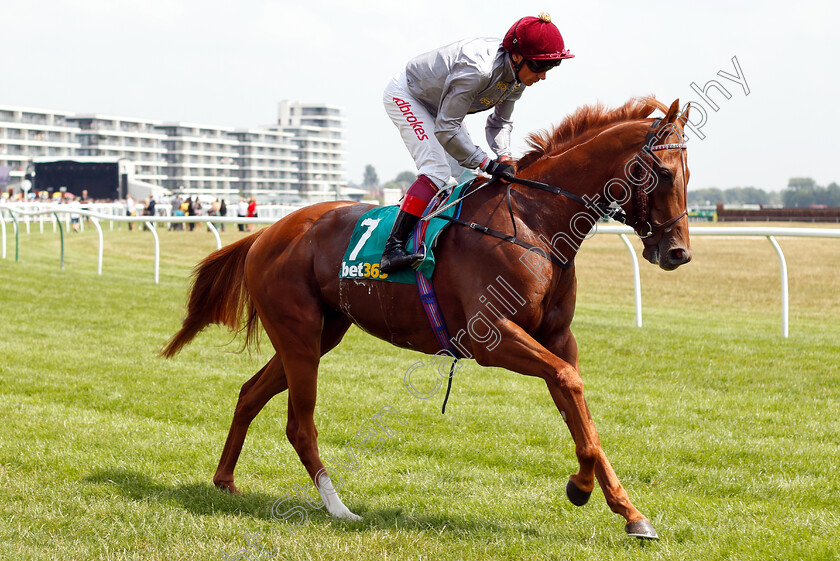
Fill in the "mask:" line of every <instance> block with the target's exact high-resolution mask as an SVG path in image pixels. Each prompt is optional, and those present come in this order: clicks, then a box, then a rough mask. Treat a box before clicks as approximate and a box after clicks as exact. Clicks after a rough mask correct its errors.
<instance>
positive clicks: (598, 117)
mask: <svg viewBox="0 0 840 561" xmlns="http://www.w3.org/2000/svg"><path fill="white" fill-rule="evenodd" d="M657 109H659V110H660V111H662V112H663V113H667V112H668V107H667V106H666V105H665V104H664V103H662V102H661V101H659V100H657V99H656V98H654V97H653V96H648V97H634V98H632V99H630V100H629V101H628V102H627V103H625V104H624V105H622V106H621V107H617V108H615V109H608V108H606V107H604V105H603V104H601V103H596V104H595V105H584V106H582V107H578V109H577V110H576V111H575V112H574V113H572V114H571V115H569V116H568V117H566V118H565V119H564V120H563V122H561V123H560V124H559V125H557V126H555V127H554V128H553V129H550V130H541V131H537V132H533V133H531V134H530V135H528V138H527V142H528V144H529V145H530V146H531V149H530V150H529V151H528V152H526V153H525V154H523V155H522V157H521V158H519V161H518V163H517V169H520V170H521V169H524V168H526V167H528V166H530V165H531V164H533V163H534V162H536V161H537V160H539V159H541V158H542V157H544V156H548V155H551V154H556V153H558V152H561V151H563V150H565V149H567V148H570V147H571V146H573V145H575V144H578V143H579V142H580V141H581V140H583V137H584V136H588V135H590V134H591V133H595V132H597V131H599V130H601V129H604V128H605V127H607V126H609V125H612V124H615V123H619V122H623V121H631V120H635V119H644V118H645V117H648V116H649V115H650V114H651V113H653V112H654V111H655V110H657Z"/></svg>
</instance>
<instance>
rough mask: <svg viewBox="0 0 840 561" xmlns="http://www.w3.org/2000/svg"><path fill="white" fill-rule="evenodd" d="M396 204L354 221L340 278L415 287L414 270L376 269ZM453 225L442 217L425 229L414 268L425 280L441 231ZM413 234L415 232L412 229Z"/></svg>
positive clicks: (432, 267)
mask: <svg viewBox="0 0 840 561" xmlns="http://www.w3.org/2000/svg"><path fill="white" fill-rule="evenodd" d="M468 184H469V181H468V182H466V183H462V184H460V185H458V186H456V187H454V188H453V189H452V192H451V193H450V194H449V196H448V197H447V198H446V201H445V203H444V204H448V203H449V202H451V201H454V200H455V199H457V198H458V197H460V196H461V193H462V192H463V191H464V189H465V188H466V186H467V185H468ZM459 208H460V205H453V206H451V207H450V208H448V209H446V210H445V211H444V212H443V213H442V214H443V215H445V216H454V215H455V212H456V210H457V209H459ZM398 210H399V206H398V205H390V206H378V207H375V208H372V209H371V210H369V211H367V212H366V213H364V214H363V215H362V216H360V217H359V220H358V221H357V222H356V227H355V228H354V229H353V235H352V236H351V237H350V243H349V244H348V245H347V251H345V252H344V258H343V259H342V260H341V270H340V271H339V273H338V277H339V278H342V279H376V280H382V281H387V282H402V283H406V284H417V275H416V274H415V272H414V269H403V270H401V271H397V272H395V273H391V274H386V273H382V272H381V271H380V270H379V262H380V261H381V260H382V251H383V250H384V249H385V242H386V241H388V235H389V234H390V233H391V227H392V226H393V225H394V220H395V219H396V217H397V211H398ZM450 224H452V223H451V222H450V221H448V220H445V219H443V218H432V219H431V220H430V221H429V225H428V227H427V228H426V235H425V237H424V243H425V245H426V257H425V258H424V259H423V261H422V262H421V263H420V265H419V266H418V267H417V270H418V271H420V272H421V273H423V275H425V277H426V278H428V279H430V278H432V273H434V270H435V255H434V252H433V248H434V246H435V243H436V242H437V239H438V236H440V234H441V232H442V231H443V230H444V228H446V227H447V226H449V225H450ZM415 231H416V230H415ZM408 247H409V248H412V247H414V234H412V235H411V238H409V241H408Z"/></svg>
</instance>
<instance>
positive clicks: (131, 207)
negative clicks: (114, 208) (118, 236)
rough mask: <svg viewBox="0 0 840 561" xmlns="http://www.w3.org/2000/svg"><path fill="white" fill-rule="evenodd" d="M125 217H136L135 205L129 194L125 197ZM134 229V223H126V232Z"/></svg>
mask: <svg viewBox="0 0 840 561" xmlns="http://www.w3.org/2000/svg"><path fill="white" fill-rule="evenodd" d="M125 215H126V216H136V215H137V203H136V202H134V197H132V196H131V195H130V194H128V195H126V196H125ZM133 229H134V222H129V223H128V231H129V232H130V231H131V230H133Z"/></svg>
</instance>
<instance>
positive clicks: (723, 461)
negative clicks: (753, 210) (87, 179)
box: [0, 224, 840, 561]
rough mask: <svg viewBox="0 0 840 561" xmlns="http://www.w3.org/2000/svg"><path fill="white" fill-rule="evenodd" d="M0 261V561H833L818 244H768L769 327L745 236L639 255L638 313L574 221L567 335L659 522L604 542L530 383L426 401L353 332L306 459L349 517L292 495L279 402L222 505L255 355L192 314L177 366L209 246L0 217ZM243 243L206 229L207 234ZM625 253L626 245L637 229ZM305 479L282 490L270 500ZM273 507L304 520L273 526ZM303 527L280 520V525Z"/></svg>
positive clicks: (325, 390) (193, 237)
mask: <svg viewBox="0 0 840 561" xmlns="http://www.w3.org/2000/svg"><path fill="white" fill-rule="evenodd" d="M7 232H8V234H9V238H8V243H9V245H8V248H9V249H8V251H9V254H8V256H7V259H5V260H0V287H2V288H1V289H0V329H2V332H1V333H2V336H0V356H1V357H2V360H0V423H2V428H0V559H4V560H5V559H9V560H27V559H69V560H76V559H108V560H111V559H114V560H116V559H132V560H133V559H137V560H139V559H143V560H152V559H154V560H157V559H167V560H169V559H171V560H175V559H179V560H180V559H183V560H203V559H269V558H276V559H341V560H357V559H358V560H362V559H364V560H367V559H377V560H379V559H388V560H397V559H412V560H421V559H428V560H435V561H437V560H449V559H452V560H468V559H517V560H519V559H523V560H531V559H553V560H571V559H595V560H611V559H616V560H619V559H620V560H626V559H630V560H635V559H645V560H647V559H650V560H654V559H674V560H679V561H687V560H717V559H721V560H722V559H727V560H767V559H779V560H800V559H840V470H838V463H839V462H840V367H839V366H838V365H840V320H838V318H840V273H838V271H840V240H808V239H793V238H780V240H779V241H780V244H781V246H782V248H783V249H784V250H785V253H786V256H787V260H788V265H789V268H790V291H791V328H790V338H789V339H787V340H785V339H783V338H782V337H781V327H780V288H779V270H778V262H777V260H776V256H775V253H774V252H773V249H772V247H771V246H770V244H769V243H768V242H767V240H765V239H763V238H757V239H743V238H708V237H695V238H693V239H692V242H693V244H692V245H693V248H694V261H693V262H692V263H690V264H688V265H686V266H684V267H683V268H681V269H679V270H678V271H675V272H672V273H666V272H664V271H661V270H659V269H658V268H657V267H654V266H652V265H649V264H647V263H642V264H641V267H642V286H643V294H644V314H645V315H644V321H645V326H644V328H642V329H637V328H635V327H634V315H633V314H634V312H633V299H632V294H633V291H632V277H631V268H630V260H629V257H628V255H627V251H626V249H625V248H624V246H623V244H622V243H621V241H620V240H619V239H618V238H617V237H615V236H611V235H606V234H601V235H596V236H595V237H594V238H593V239H591V240H589V241H587V242H586V243H585V244H584V246H583V249H582V251H581V253H580V254H579V257H578V261H577V266H578V281H579V283H578V309H577V315H576V317H575V322H574V325H573V327H574V331H575V334H576V336H577V340H578V343H579V346H580V357H581V370H582V373H583V377H584V380H585V382H586V391H587V397H588V401H589V406H590V409H591V411H592V415H593V417H594V419H595V423H596V426H597V427H598V430H599V432H600V435H601V440H602V443H603V445H604V448H605V450H606V452H607V454H608V456H609V458H610V460H611V462H612V464H613V466H614V467H615V469H616V471H617V473H618V475H619V477H620V478H621V479H622V482H623V483H624V486H625V487H626V488H627V490H628V492H629V493H630V497H631V499H632V500H633V501H634V503H635V504H636V506H637V507H638V508H639V509H640V510H641V511H642V512H643V513H645V514H646V515H647V516H648V517H649V518H650V519H651V521H652V523H653V525H654V527H655V528H656V529H657V530H658V532H659V534H660V538H661V539H660V540H659V541H657V542H640V541H637V540H636V539H634V538H630V537H628V536H626V535H625V533H624V529H623V528H624V523H623V520H622V519H621V518H620V517H619V516H618V515H615V514H613V513H611V512H610V511H609V509H608V508H607V506H606V504H605V502H604V500H603V495H602V493H601V491H600V489H598V488H596V491H595V492H594V493H593V496H592V499H591V501H590V502H589V503H588V504H587V505H586V506H584V507H581V508H579V507H575V506H573V505H572V504H571V503H570V502H569V501H568V500H567V499H566V498H565V495H564V492H563V486H564V484H565V483H566V480H567V477H568V475H569V474H570V473H572V472H573V471H575V470H576V461H575V457H574V451H573V445H572V441H571V438H570V436H569V434H568V431H567V430H566V428H565V425H564V424H563V422H562V419H561V418H560V415H559V413H558V412H557V410H556V409H555V407H554V405H553V404H552V401H551V398H550V397H549V395H548V391H547V390H546V388H545V386H544V384H543V383H542V382H540V381H539V380H535V379H528V378H525V377H523V376H519V375H516V374H513V373H510V372H507V371H502V370H494V369H484V368H481V367H479V366H478V365H476V364H475V363H474V362H468V363H467V364H466V365H465V366H464V367H463V368H461V369H460V370H459V371H458V374H457V377H456V379H455V383H454V387H453V392H452V396H451V398H450V401H449V405H448V407H447V412H446V415H443V416H442V415H441V414H440V405H441V401H442V391H441V392H439V393H438V394H437V395H435V396H434V397H432V398H431V399H429V400H420V399H416V398H415V397H413V396H412V395H411V394H410V393H409V392H408V391H406V389H405V387H404V385H403V373H404V372H405V371H406V369H407V368H409V367H410V366H411V365H412V364H414V363H415V362H416V361H417V360H421V359H422V358H423V357H422V355H419V354H416V353H412V352H409V351H403V350H399V349H396V348H393V347H390V346H388V345H387V344H385V343H384V342H381V341H379V340H376V339H373V338H372V337H370V336H367V335H365V334H364V333H362V332H361V331H359V330H358V329H355V328H353V329H351V331H350V332H349V333H348V335H347V337H346V338H345V340H344V343H343V344H342V345H340V346H339V347H338V348H337V349H336V350H334V351H333V352H332V353H330V354H328V355H327V356H326V357H324V359H323V361H322V364H321V374H320V385H319V404H318V408H317V409H316V421H317V424H318V429H319V431H320V439H319V442H320V447H321V452H322V457H323V458H324V460H325V462H326V463H327V464H328V465H330V466H333V467H336V470H335V471H336V473H337V474H339V475H340V476H341V478H342V479H343V483H342V488H343V491H342V498H343V499H344V501H345V503H347V505H348V506H349V507H350V509H351V510H353V511H354V512H356V513H358V514H360V515H361V516H363V518H364V520H363V521H362V522H353V523H345V522H336V521H334V520H332V519H330V518H329V517H328V516H327V515H326V514H325V512H324V510H323V509H318V508H313V507H312V506H310V505H309V504H308V503H307V502H306V499H309V500H311V501H313V502H314V497H315V493H314V491H312V490H311V487H307V485H308V478H307V477H306V474H305V471H304V469H303V467H302V466H301V464H300V462H299V460H298V458H297V455H296V454H295V452H294V450H293V449H292V447H291V445H290V444H289V443H288V441H287V440H286V438H285V432H284V427H285V421H286V399H285V394H283V395H281V396H279V397H278V398H276V399H274V400H273V401H271V402H270V403H269V404H268V406H267V407H266V409H265V410H264V411H263V412H262V413H261V414H260V415H259V416H258V417H257V419H256V420H255V421H254V423H253V425H252V428H251V431H250V433H249V435H248V440H247V441H246V443H245V448H244V451H243V454H242V456H241V459H240V462H239V465H238V468H237V472H236V475H237V483H238V485H239V487H240V489H241V490H242V491H243V493H244V495H243V496H231V495H229V494H226V493H223V492H220V491H217V490H216V489H215V488H214V487H213V485H212V482H211V478H212V475H213V472H214V470H215V468H216V464H217V461H218V457H219V454H220V452H221V449H222V445H223V443H224V440H225V436H226V434H227V430H228V427H229V424H230V420H231V416H232V413H233V408H234V404H235V402H236V399H237V395H238V392H239V388H240V386H241V384H242V383H243V382H245V381H246V380H247V379H248V378H249V377H250V376H251V375H252V374H253V373H254V372H255V371H256V370H258V369H259V368H260V367H261V366H262V365H263V364H264V363H265V362H266V361H267V360H268V358H269V357H270V344H269V343H268V340H267V339H263V343H264V344H263V346H262V349H261V350H260V351H257V352H254V353H252V354H251V355H250V356H249V354H248V353H237V352H236V351H237V350H238V349H239V348H240V347H241V341H239V340H237V341H236V342H234V343H233V344H228V343H229V342H230V341H231V336H230V334H228V333H227V332H226V331H224V330H223V329H222V328H218V327H213V328H210V329H208V330H207V331H206V332H205V333H203V334H202V335H200V336H199V337H198V338H197V339H196V340H195V341H194V342H193V344H192V345H190V346H188V347H187V348H186V349H185V350H184V352H182V353H181V354H180V355H178V356H177V357H176V358H175V359H173V360H162V359H159V358H157V353H158V351H159V350H160V348H161V347H162V345H163V344H164V343H165V342H166V341H167V339H168V338H169V336H170V335H171V334H173V333H174V332H175V331H176V330H177V329H178V327H179V322H180V318H181V315H182V311H183V305H184V303H185V296H186V291H187V288H188V275H189V272H190V270H191V268H192V266H193V265H194V264H195V263H196V262H197V261H198V260H199V259H200V258H201V257H203V256H204V255H206V254H207V253H208V252H210V251H212V250H213V249H214V248H215V244H214V241H213V237H212V236H211V235H210V234H209V233H207V232H205V231H204V229H203V228H202V227H198V228H197V229H196V231H195V232H167V231H164V230H159V233H160V238H161V274H160V284H159V285H155V284H154V282H153V274H152V272H153V266H152V263H153V261H152V260H153V244H152V236H151V235H150V234H149V233H148V232H138V231H135V232H128V231H126V230H125V225H123V227H122V230H117V229H115V230H113V231H110V230H109V229H108V226H107V224H106V225H105V233H104V234H105V246H104V254H105V258H104V271H103V274H102V276H97V275H96V248H97V236H96V232H95V230H94V229H93V228H89V229H88V230H87V231H86V232H84V233H82V234H66V239H67V246H66V268H65V269H64V270H60V269H59V236H58V234H57V233H56V234H54V233H52V231H51V230H49V229H48V232H47V233H45V234H41V233H40V232H38V229H37V227H33V229H32V232H31V233H29V234H26V233H23V234H22V236H21V240H20V262H19V263H15V260H14V257H15V253H14V235H13V234H12V230H11V226H10V225H8V226H7ZM239 235H241V234H240V233H239V232H236V231H233V232H232V231H231V228H230V227H229V228H228V231H227V232H226V233H224V234H223V241H224V242H225V243H227V242H230V241H233V240H234V239H236V238H237V237H238V236H239ZM634 244H635V245H636V247H637V250H638V249H639V248H640V246H641V244H640V243H639V242H638V240H634ZM386 405H390V406H392V407H393V408H394V409H396V410H397V411H398V412H399V414H400V415H402V416H403V417H404V419H405V421H406V422H405V424H404V425H400V424H392V426H393V428H394V432H395V434H394V436H386V437H384V438H383V440H382V445H381V447H380V448H379V449H378V450H377V451H375V452H373V453H371V454H368V455H365V454H360V453H357V454H356V461H357V463H356V468H355V471H352V470H350V469H347V468H346V467H342V466H341V464H340V462H339V460H342V461H349V460H348V458H349V456H348V453H347V447H348V446H350V447H353V445H354V444H353V443H354V439H355V436H356V435H357V434H358V433H360V431H361V432H363V431H364V428H365V427H366V426H373V421H372V417H373V416H374V415H375V414H376V413H377V412H378V411H380V410H381V409H382V408H383V407H384V406H386ZM301 489H306V490H305V491H302V493H303V496H297V497H292V498H290V497H291V496H292V495H296V494H298V493H299V491H300V490H301ZM284 497H285V502H283V503H282V507H283V508H282V509H280V511H279V512H280V513H282V512H284V511H287V510H288V509H290V508H292V507H297V509H296V510H295V511H296V512H298V513H301V514H300V516H295V517H289V518H288V519H286V520H278V519H277V518H275V517H273V516H272V505H274V504H275V503H276V501H278V499H283V498H284ZM299 523H300V524H301V525H300V526H299V527H298V526H297V524H299Z"/></svg>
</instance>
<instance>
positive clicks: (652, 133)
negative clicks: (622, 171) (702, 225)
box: [624, 118, 688, 240]
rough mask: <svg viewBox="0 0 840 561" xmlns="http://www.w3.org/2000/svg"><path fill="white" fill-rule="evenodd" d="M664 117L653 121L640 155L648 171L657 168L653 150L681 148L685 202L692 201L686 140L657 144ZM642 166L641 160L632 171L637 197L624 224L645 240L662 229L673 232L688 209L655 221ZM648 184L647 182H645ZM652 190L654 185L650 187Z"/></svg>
mask: <svg viewBox="0 0 840 561" xmlns="http://www.w3.org/2000/svg"><path fill="white" fill-rule="evenodd" d="M661 121H662V119H659V118H657V119H654V121H653V123H652V124H651V126H650V130H648V133H647V137H645V144H644V147H643V148H642V150H641V152H639V154H637V156H636V158H638V159H639V160H642V161H644V163H645V164H646V165H647V166H648V170H654V167H655V166H654V161H653V156H651V153H653V152H657V151H660V150H680V163H681V164H682V171H683V189H685V190H686V192H685V193H684V195H685V196H684V197H683V201H688V197H687V193H688V191H687V189H688V181H687V178H686V161H685V160H686V159H685V152H683V150H685V149H686V148H687V146H686V144H685V143H684V142H678V143H677V142H675V143H665V144H653V142H654V140H656V138H657V135H658V134H659V133H660V132H661V129H660V128H658V127H659V123H660V122H661ZM642 171H644V170H642V166H641V165H640V164H639V163H638V161H637V162H636V163H635V164H634V165H633V168H632V170H631V172H630V173H631V175H632V176H633V178H634V179H635V180H636V182H635V185H636V188H635V189H633V197H632V203H631V209H632V210H631V212H632V214H631V215H630V216H626V215H625V221H624V224H627V225H628V226H630V227H631V228H633V230H634V231H635V232H636V235H637V236H639V237H640V238H642V239H643V240H645V239H647V238H651V237H653V236H654V235H656V234H657V233H659V232H663V233H668V232H670V231H671V227H672V226H673V225H674V224H676V223H677V221H679V220H680V219H681V218H682V217H683V216H686V215H687V214H688V208H684V209H683V211H682V212H681V213H679V214H678V215H676V216H674V217H672V218H669V219H668V220H665V221H664V222H654V221H653V218H651V216H650V205H649V204H648V203H649V201H648V191H649V190H648V189H645V187H644V185H642V180H643V179H644V178H643V176H642ZM645 183H647V182H645ZM650 190H652V188H651V189H650Z"/></svg>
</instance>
